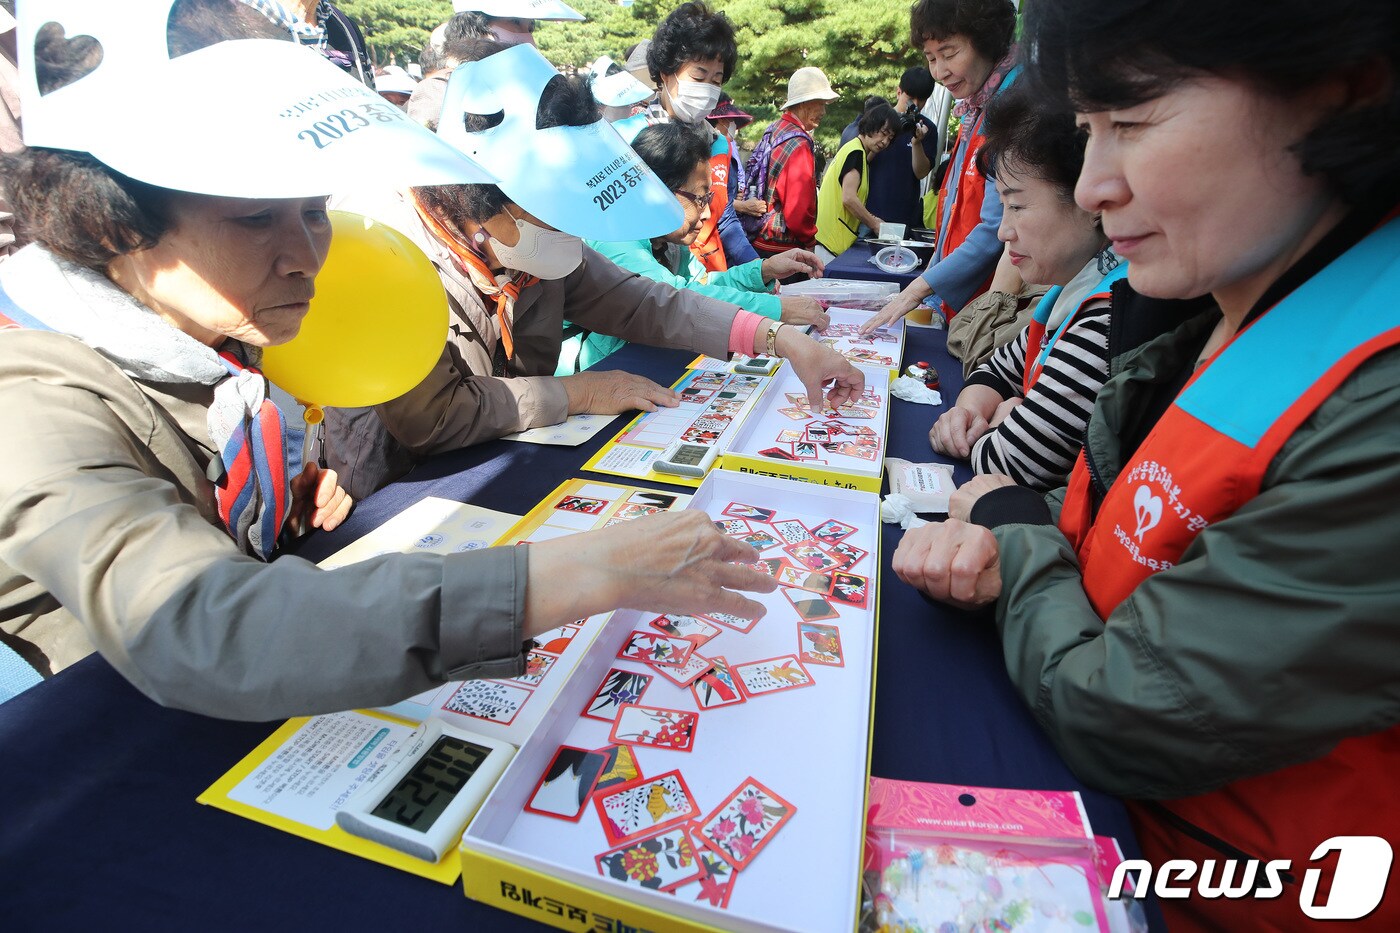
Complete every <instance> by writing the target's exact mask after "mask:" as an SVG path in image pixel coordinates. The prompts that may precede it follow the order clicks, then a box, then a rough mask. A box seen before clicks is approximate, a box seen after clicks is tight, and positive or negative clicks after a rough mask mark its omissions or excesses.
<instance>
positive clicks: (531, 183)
mask: <svg viewBox="0 0 1400 933" xmlns="http://www.w3.org/2000/svg"><path fill="white" fill-rule="evenodd" d="M559 77H560V75H559V73H558V72H557V71H555V69H554V66H553V65H551V64H550V63H549V62H548V61H547V60H546V59H545V57H544V56H543V55H541V54H540V53H539V51H538V50H537V49H535V48H534V46H530V45H517V46H513V47H511V48H509V49H507V50H505V51H503V52H497V53H496V54H495V55H491V56H489V57H487V58H484V59H482V60H481V61H475V62H464V63H462V64H461V65H458V66H457V68H456V70H455V71H453V72H452V77H451V79H450V80H449V81H448V83H447V92H446V94H445V95H444V97H443V101H442V117H441V119H440V120H439V123H438V135H439V136H441V137H442V138H443V139H444V140H446V141H447V142H450V143H451V144H452V145H454V146H456V147H457V148H459V149H461V150H462V152H464V153H465V154H466V155H468V156H469V157H470V158H471V159H472V161H474V162H477V163H479V164H481V165H482V166H483V167H484V168H485V169H486V170H487V171H488V172H490V173H491V174H492V175H494V176H495V177H496V178H497V179H499V180H498V182H497V184H499V185H500V187H501V190H502V191H503V192H504V193H505V195H506V197H508V198H510V200H512V201H514V202H515V203H516V204H519V205H520V206H521V207H523V208H525V210H527V211H529V212H530V213H531V214H534V215H535V216H536V217H538V218H539V219H541V220H543V221H544V222H545V223H547V224H549V225H550V226H551V227H554V228H556V229H558V230H562V231H564V232H565V233H569V234H573V235H574V236H578V237H587V238H588V239H593V240H637V239H641V238H643V237H653V236H664V235H666V234H668V233H671V232H673V231H675V230H678V229H679V228H680V227H681V225H682V224H683V223H685V212H684V211H683V210H682V209H681V206H680V203H679V202H678V201H677V200H676V196H675V195H674V194H672V193H671V191H670V189H668V188H667V187H666V186H665V185H664V184H662V182H661V180H660V179H659V178H657V177H656V175H655V173H653V172H652V170H651V169H650V168H648V167H647V165H646V163H645V162H643V161H642V160H641V158H640V157H639V156H638V155H637V154H636V153H635V152H633V151H632V149H631V147H630V146H628V145H627V144H626V143H625V142H623V141H622V137H621V136H619V135H618V134H617V131H616V130H615V129H613V127H612V124H610V123H608V122H606V121H605V120H603V119H602V118H601V117H600V116H598V115H597V108H596V107H594V110H593V114H592V116H593V121H592V122H590V123H588V124H586V125H584V126H552V127H549V128H548V129H539V128H538V127H537V119H538V117H537V114H538V111H539V104H540V99H541V97H542V96H543V95H544V94H545V93H546V88H547V86H548V85H549V83H550V82H551V81H552V80H554V79H555V78H559ZM560 80H563V79H562V78H561V79H560ZM467 114H476V115H479V116H484V117H487V118H488V120H489V121H495V120H499V122H497V123H496V124H495V125H494V126H491V127H490V128H488V129H484V130H481V131H479V132H474V133H473V132H468V131H467V129H466V127H465V124H464V120H463V117H464V116H465V115H467Z"/></svg>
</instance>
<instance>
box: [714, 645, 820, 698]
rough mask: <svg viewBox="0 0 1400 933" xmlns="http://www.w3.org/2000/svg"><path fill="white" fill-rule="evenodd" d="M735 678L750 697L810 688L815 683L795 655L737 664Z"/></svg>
mask: <svg viewBox="0 0 1400 933" xmlns="http://www.w3.org/2000/svg"><path fill="white" fill-rule="evenodd" d="M734 676H735V678H736V679H737V680H738V681H739V684H740V686H742V687H743V688H744V693H745V694H746V695H747V696H750V697H756V696H762V695H763V694H765V693H779V692H781V691H783V690H796V689H798V688H799V687H810V686H811V685H812V683H813V680H812V675H811V674H809V673H807V668H805V667H803V666H802V662H801V661H799V660H797V655H794V654H788V655H783V656H782V657H778V658H767V659H766V660H763V661H750V662H749V663H748V664H737V665H735V666H734Z"/></svg>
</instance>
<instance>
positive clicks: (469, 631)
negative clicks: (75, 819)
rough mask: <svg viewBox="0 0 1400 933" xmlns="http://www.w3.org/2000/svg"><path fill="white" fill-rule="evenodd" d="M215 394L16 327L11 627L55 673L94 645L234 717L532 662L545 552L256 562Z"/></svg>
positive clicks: (373, 700) (10, 454) (350, 700)
mask: <svg viewBox="0 0 1400 933" xmlns="http://www.w3.org/2000/svg"><path fill="white" fill-rule="evenodd" d="M6 265H9V264H6ZM212 395H213V392H212V389H211V388H209V387H206V386H198V385H152V384H145V383H141V382H137V381H135V380H133V379H132V378H130V377H128V376H127V375H126V374H124V373H123V372H122V371H121V370H120V369H118V368H117V367H116V365H114V364H113V363H111V362H110V361H108V360H107V359H106V358H104V357H102V356H100V355H99V354H98V353H96V352H95V351H94V350H92V349H90V348H89V347H88V346H87V345H86V344H83V343H81V342H80V341H78V340H76V339H74V338H72V337H68V336H64V335H61V334H55V333H49V332H41V331H21V330H6V331H0V437H5V438H7V439H9V442H8V445H7V450H6V453H5V464H4V468H3V469H0V637H3V638H4V639H5V640H6V641H7V642H8V643H9V644H11V645H13V646H14V647H15V648H16V650H18V651H20V653H21V654H23V655H24V656H25V657H26V658H28V659H29V660H30V661H31V662H32V663H34V664H35V666H36V667H39V668H40V669H41V670H42V671H45V672H54V671H57V670H59V669H61V668H62V667H64V666H66V665H68V664H70V663H72V662H73V661H76V660H78V659H80V658H81V657H83V656H84V655H86V654H87V653H89V652H90V651H91V650H92V649H93V648H94V647H95V648H96V649H97V650H98V651H100V652H101V653H102V655H103V656H104V657H105V658H106V659H107V660H108V661H110V662H111V663H112V665H113V666H114V667H116V668H117V670H118V671H120V672H121V673H122V675H123V676H125V677H126V678H127V679H128V680H130V681H131V682H132V683H133V684H135V685H136V686H137V687H138V688H139V689H140V690H141V691H142V692H143V693H145V694H146V695H147V696H149V697H151V698H152V699H153V700H155V701H157V702H159V703H162V704H164V705H167V706H175V707H180V708H183V709H188V710H193V711H195V712H200V713H205V714H208V715H212V716H219V717H223V718H228V719H272V718H280V717H285V716H291V715H297V714H308V713H316V712H325V711H332V710H339V709H349V708H352V707H360V706H372V705H381V704H388V703H392V702H396V701H398V700H401V699H403V698H404V697H407V696H410V695H411V694H413V693H416V692H420V691H422V690H425V689H428V688H430V687H433V686H436V685H438V684H440V683H442V682H444V681H447V680H456V679H464V678H472V677H513V676H517V675H518V674H520V673H521V671H522V665H523V661H522V638H523V635H522V620H523V616H524V601H525V580H526V567H527V564H526V561H527V557H528V549H527V548H498V549H497V548H491V549H486V550H482V551H472V552H466V553H462V554H453V555H449V556H446V557H437V556H430V555H386V556H382V557H378V558H375V559H373V560H370V561H366V562H364V563H360V564H356V565H354V566H353V567H348V568H345V569H343V570H333V571H323V570H320V569H319V568H317V567H316V566H314V565H313V564H310V563H308V562H307V561H304V560H301V559H299V558H296V557H282V558H280V559H278V560H275V561H274V562H272V563H270V564H265V563H262V562H261V561H258V560H256V559H253V558H250V557H247V556H245V555H244V554H242V553H241V552H240V551H239V550H238V549H237V547H236V546H235V545H234V543H233V539H232V538H231V537H230V536H229V535H228V533H227V532H226V531H225V530H224V528H223V526H222V524H221V523H220V521H219V518H218V516H217V514H216V511H215V505H214V495H213V489H212V487H211V485H210V483H209V480H208V479H206V471H207V469H208V467H209V465H210V463H211V461H214V460H215V454H214V451H213V450H212V448H211V446H210V442H209V438H208V428H207V426H206V414H205V412H206V408H207V406H208V405H209V404H210V402H211V400H212ZM216 466H217V464H216Z"/></svg>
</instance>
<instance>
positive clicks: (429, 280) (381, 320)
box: [263, 211, 448, 408]
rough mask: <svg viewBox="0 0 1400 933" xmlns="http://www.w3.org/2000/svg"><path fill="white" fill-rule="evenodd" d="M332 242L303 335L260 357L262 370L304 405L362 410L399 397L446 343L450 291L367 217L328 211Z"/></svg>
mask: <svg viewBox="0 0 1400 933" xmlns="http://www.w3.org/2000/svg"><path fill="white" fill-rule="evenodd" d="M330 219H331V231H332V236H331V245H330V251H329V253H327V255H326V264H325V265H324V266H323V267H322V268H321V273H320V274H319V275H318V276H316V297H315V298H313V299H312V300H311V310H310V311H309V312H308V313H307V315H306V318H305V319H304V320H303V321H302V324H301V331H300V333H298V334H297V335H296V337H294V338H292V339H291V340H290V341H288V342H287V343H284V344H282V345H280V346H275V347H268V348H267V349H266V350H265V351H263V373H264V374H265V375H266V376H267V378H269V379H271V380H272V381H273V382H274V383H276V384H277V385H279V386H281V387H282V388H283V389H285V390H286V391H287V392H288V393H290V394H291V395H292V396H294V397H295V398H297V399H298V400H300V401H302V402H311V403H314V404H316V405H332V406H337V407H342V408H359V407H363V406H367V405H378V404H380V403H381V402H387V401H389V400H390V399H395V398H398V397H399V396H400V395H403V394H404V393H405V392H407V391H408V390H409V389H412V388H413V387H414V386H416V385H418V383H420V382H422V381H423V378H424V377H425V376H427V375H428V373H429V372H430V371H431V370H432V368H433V364H434V363H435V362H437V359H438V357H439V356H441V355H442V348H443V344H444V343H445V342H446V340H447V317H448V309H447V294H446V293H445V292H444V291H443V289H442V283H441V282H440V281H438V275H437V270H436V269H434V268H433V264H432V262H430V261H429V260H428V257H427V256H425V255H423V251H422V250H420V249H419V248H418V247H417V246H415V245H414V243H413V241H412V240H410V239H408V237H406V236H404V235H403V234H402V233H399V232H398V231H397V230H394V229H392V228H391V227H387V226H385V225H384V224H381V223H379V222H377V221H375V220H372V219H370V218H368V217H363V216H361V215H359V214H351V213H348V212H346V211H331V212H330Z"/></svg>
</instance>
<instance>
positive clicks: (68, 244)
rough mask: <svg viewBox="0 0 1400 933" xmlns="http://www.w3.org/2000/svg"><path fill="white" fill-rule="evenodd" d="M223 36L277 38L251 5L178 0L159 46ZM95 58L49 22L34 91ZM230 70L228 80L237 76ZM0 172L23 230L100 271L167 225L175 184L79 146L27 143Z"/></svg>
mask: <svg viewBox="0 0 1400 933" xmlns="http://www.w3.org/2000/svg"><path fill="white" fill-rule="evenodd" d="M227 39H283V40H287V41H290V40H291V35H290V34H289V33H288V32H287V30H285V29H281V28H278V27H276V26H274V25H272V23H271V22H269V21H268V19H267V18H266V17H264V16H263V15H262V14H261V13H258V12H257V11H256V10H254V9H253V8H252V7H249V6H246V5H245V4H242V3H237V2H235V0H179V2H177V3H176V4H174V6H172V7H171V10H170V17H169V20H168V25H167V28H166V49H167V51H168V52H169V54H170V56H171V57H172V58H178V57H179V56H181V55H188V54H189V53H191V52H195V51H198V50H199V49H202V48H206V47H208V46H211V45H214V44H216V43H218V42H223V41H224V40H227ZM101 60H102V48H101V46H100V45H99V44H98V43H97V40H95V39H91V38H85V37H81V36H79V37H75V38H73V39H71V40H70V39H68V38H66V37H65V35H64V30H63V28H62V27H61V26H59V25H58V24H56V23H48V24H45V25H44V26H43V27H41V28H40V30H39V32H38V33H37V34H36V35H35V37H34V69H35V72H36V78H37V80H38V83H39V90H40V92H41V93H45V94H47V93H49V92H51V91H54V90H57V89H58V88H61V87H65V86H67V85H69V84H72V83H73V82H74V81H77V80H78V79H79V78H81V77H83V76H84V75H86V74H88V73H89V72H91V71H92V70H93V69H94V68H96V67H97V65H98V63H99V62H100V61H101ZM236 77H237V76H235V75H230V76H229V80H236ZM0 170H2V171H0V174H3V175H4V178H5V190H6V193H7V194H8V195H9V197H10V200H11V201H12V202H13V203H14V206H15V216H16V217H17V218H19V223H20V227H21V229H22V230H23V232H24V233H25V235H26V236H27V237H28V238H29V239H32V240H34V241H36V242H38V243H40V244H42V245H43V246H44V247H45V248H47V249H48V250H49V251H50V252H52V253H54V254H55V255H57V256H60V257H62V258H63V259H67V260H68V261H69V262H74V263H77V264H78V265H81V266H86V267H87V268H89V269H92V270H94V271H96V272H105V271H106V269H107V266H108V265H110V264H111V262H112V260H113V259H116V258H117V257H118V256H124V255H126V254H128V253H134V252H137V251H138V250H143V249H149V248H151V247H152V246H155V245H156V244H157V243H158V242H160V240H161V238H162V237H164V236H165V234H166V233H168V232H169V231H170V227H171V224H172V222H173V221H172V219H171V218H172V208H173V205H174V202H175V199H176V198H178V197H181V196H182V193H181V192H177V191H173V190H171V189H169V188H163V187H160V186H159V185H152V184H149V183H147V182H144V181H138V180H137V179H135V178H131V177H129V176H127V175H124V174H122V173H121V172H119V171H117V170H116V169H114V168H112V167H110V166H108V165H104V164H103V163H102V162H100V161H98V160H97V159H95V158H93V157H92V156H91V155H89V154H87V153H85V152H74V151H71V150H67V149H47V148H43V147H37V146H31V147H29V148H27V149H21V150H20V151H19V152H17V153H15V154H13V155H10V156H4V157H0Z"/></svg>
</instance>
